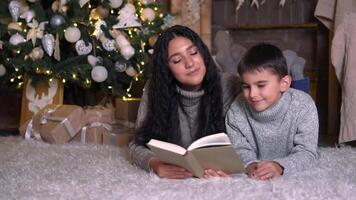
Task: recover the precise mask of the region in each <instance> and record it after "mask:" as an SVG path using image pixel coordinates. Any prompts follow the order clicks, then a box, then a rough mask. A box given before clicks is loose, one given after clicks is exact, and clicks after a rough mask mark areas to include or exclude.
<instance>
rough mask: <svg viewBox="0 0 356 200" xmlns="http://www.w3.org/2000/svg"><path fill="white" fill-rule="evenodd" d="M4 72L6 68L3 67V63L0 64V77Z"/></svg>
mask: <svg viewBox="0 0 356 200" xmlns="http://www.w3.org/2000/svg"><path fill="white" fill-rule="evenodd" d="M5 74H6V68H5V67H4V65H3V64H0V77H2V76H4V75H5Z"/></svg>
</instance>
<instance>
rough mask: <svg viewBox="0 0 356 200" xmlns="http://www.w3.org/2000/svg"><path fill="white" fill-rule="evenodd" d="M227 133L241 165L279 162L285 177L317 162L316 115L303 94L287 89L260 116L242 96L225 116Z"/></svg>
mask: <svg viewBox="0 0 356 200" xmlns="http://www.w3.org/2000/svg"><path fill="white" fill-rule="evenodd" d="M225 122H226V131H227V134H228V135H229V137H230V139H231V142H232V143H233V145H234V146H235V149H236V151H237V152H238V154H239V155H240V156H241V159H242V161H243V162H244V163H245V165H246V166H247V165H248V164H250V163H252V162H256V161H261V160H270V161H276V162H278V163H279V164H280V165H281V166H282V167H283V168H284V174H290V173H294V172H297V171H301V170H303V169H306V168H309V167H311V166H312V164H314V163H315V161H316V160H317V158H318V153H317V145H318V129H319V121H318V113H317V109H316V106H315V104H314V101H313V99H312V98H311V97H310V96H309V95H308V94H307V93H305V92H302V91H299V90H295V89H292V88H291V89H289V90H287V91H286V92H285V93H283V95H282V97H281V99H280V100H279V101H278V103H277V104H276V105H273V106H272V107H270V108H268V109H267V110H265V111H262V112H256V111H254V110H253V109H252V108H251V107H249V106H248V104H247V102H246V101H245V100H244V99H243V97H242V95H240V96H238V97H237V98H236V101H235V102H234V103H232V105H231V107H230V109H229V111H228V112H227V116H226V120H225Z"/></svg>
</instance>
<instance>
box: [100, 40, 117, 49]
mask: <svg viewBox="0 0 356 200" xmlns="http://www.w3.org/2000/svg"><path fill="white" fill-rule="evenodd" d="M102 45H103V48H104V49H105V50H106V51H113V50H115V40H111V39H106V40H105V41H104V43H102Z"/></svg>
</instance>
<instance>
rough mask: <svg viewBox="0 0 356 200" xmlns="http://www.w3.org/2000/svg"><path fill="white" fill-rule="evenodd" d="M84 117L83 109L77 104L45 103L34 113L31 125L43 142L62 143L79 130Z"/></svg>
mask: <svg viewBox="0 0 356 200" xmlns="http://www.w3.org/2000/svg"><path fill="white" fill-rule="evenodd" d="M84 119H85V118H84V111H83V109H82V108H81V107H79V106H75V105H47V106H46V107H45V108H43V109H42V110H40V111H39V112H37V113H36V115H35V116H34V117H33V119H32V125H33V129H34V131H36V132H38V133H40V135H41V138H42V140H44V141H45V142H48V143H55V144H64V143H66V142H68V141H69V140H70V139H71V138H73V137H74V136H75V135H76V134H77V133H78V132H79V131H80V129H81V128H82V126H83V125H84V123H85V120H84Z"/></svg>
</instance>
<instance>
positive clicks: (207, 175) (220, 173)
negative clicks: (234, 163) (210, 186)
mask: <svg viewBox="0 0 356 200" xmlns="http://www.w3.org/2000/svg"><path fill="white" fill-rule="evenodd" d="M211 177H230V176H229V175H228V174H226V173H225V172H223V171H221V170H214V169H206V170H204V178H211Z"/></svg>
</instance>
